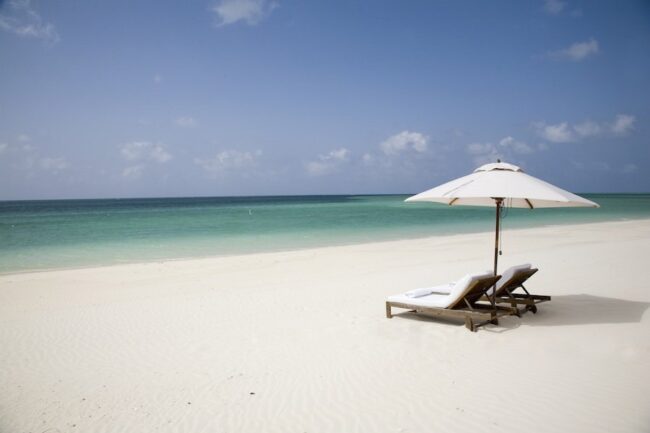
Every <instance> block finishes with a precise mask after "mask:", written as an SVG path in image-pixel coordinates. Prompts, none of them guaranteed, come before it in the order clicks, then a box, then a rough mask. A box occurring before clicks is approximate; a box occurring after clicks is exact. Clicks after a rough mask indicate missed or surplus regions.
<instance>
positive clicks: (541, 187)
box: [406, 162, 599, 209]
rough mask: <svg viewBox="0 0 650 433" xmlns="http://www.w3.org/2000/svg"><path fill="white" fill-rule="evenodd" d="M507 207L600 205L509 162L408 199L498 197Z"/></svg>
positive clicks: (487, 202) (491, 201)
mask: <svg viewBox="0 0 650 433" xmlns="http://www.w3.org/2000/svg"><path fill="white" fill-rule="evenodd" d="M499 198H500V199H502V201H504V202H505V204H507V206H508V207H522V208H529V209H533V208H542V207H599V206H598V204H597V203H594V202H593V201H591V200H587V199H585V198H582V197H580V196H578V195H575V194H573V193H570V192H569V191H565V190H563V189H560V188H558V187H556V186H553V185H551V184H550V183H548V182H544V181H543V180H540V179H537V178H535V177H532V176H529V175H527V174H526V173H524V172H523V170H522V169H521V168H519V167H517V166H516V165H513V164H508V163H506V162H497V163H493V164H485V165H483V166H481V167H479V168H477V169H476V170H474V173H472V174H470V175H467V176H463V177H460V178H458V179H455V180H452V181H450V182H447V183H444V184H442V185H440V186H437V187H435V188H432V189H430V190H427V191H424V192H421V193H420V194H417V195H414V196H413V197H409V198H407V199H406V201H430V202H437V203H444V204H448V205H452V206H458V205H468V206H495V205H496V200H497V199H499Z"/></svg>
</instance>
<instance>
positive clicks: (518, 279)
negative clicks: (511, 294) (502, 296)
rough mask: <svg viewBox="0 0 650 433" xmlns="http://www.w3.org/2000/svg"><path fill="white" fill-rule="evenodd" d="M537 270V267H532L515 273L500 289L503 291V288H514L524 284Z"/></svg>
mask: <svg viewBox="0 0 650 433" xmlns="http://www.w3.org/2000/svg"><path fill="white" fill-rule="evenodd" d="M537 271H538V269H537V268H533V269H526V270H523V271H519V272H517V274H516V275H515V276H514V277H512V278H511V279H510V281H509V282H508V284H505V285H504V286H503V287H502V288H501V289H502V290H501V291H502V292H503V291H505V290H508V291H512V290H515V289H516V288H517V287H519V286H521V285H522V284H524V283H525V282H526V280H527V279H529V278H530V277H531V276H533V275H534V274H535V272H537ZM497 293H498V292H497Z"/></svg>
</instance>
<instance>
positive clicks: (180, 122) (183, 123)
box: [174, 116, 199, 128]
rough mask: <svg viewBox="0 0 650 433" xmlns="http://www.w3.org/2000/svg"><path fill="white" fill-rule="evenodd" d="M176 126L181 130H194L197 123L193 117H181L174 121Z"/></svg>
mask: <svg viewBox="0 0 650 433" xmlns="http://www.w3.org/2000/svg"><path fill="white" fill-rule="evenodd" d="M174 123H175V124H176V126H179V127H181V128H196V127H197V126H198V124H199V122H197V121H196V119H194V118H193V117H190V116H181V117H178V118H176V119H175V120H174Z"/></svg>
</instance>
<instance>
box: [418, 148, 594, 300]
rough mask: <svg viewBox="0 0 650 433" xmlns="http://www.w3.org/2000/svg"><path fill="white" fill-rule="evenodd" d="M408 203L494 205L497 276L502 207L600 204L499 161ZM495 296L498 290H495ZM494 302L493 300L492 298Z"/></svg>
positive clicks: (531, 207)
mask: <svg viewBox="0 0 650 433" xmlns="http://www.w3.org/2000/svg"><path fill="white" fill-rule="evenodd" d="M406 201H408V202H420V201H425V202H427V201H428V202H436V203H444V204H447V205H450V206H461V205H466V206H494V207H495V208H496V236H495V242H494V275H497V265H498V257H499V219H500V213H501V208H502V207H503V206H507V207H519V208H529V209H535V208H553V207H600V206H599V205H598V204H597V203H595V202H593V201H591V200H587V199H586V198H582V197H580V196H578V195H575V194H573V193H570V192H569V191H565V190H563V189H561V188H558V187H556V186H553V185H551V184H550V183H548V182H544V181H543V180H540V179H537V178H535V177H533V176H529V175H527V174H526V173H524V171H523V170H522V169H521V168H519V167H517V166H516V165H513V164H508V163H507V162H501V161H498V162H496V163H492V164H485V165H482V166H481V167H479V168H477V169H476V170H474V172H473V173H472V174H470V175H467V176H463V177H460V178H458V179H455V180H452V181H450V182H447V183H444V184H442V185H440V186H437V187H435V188H432V189H430V190H427V191H424V192H421V193H420V194H417V195H414V196H412V197H409V198H407V199H406ZM493 293H494V294H495V296H496V291H493ZM492 302H493V303H494V299H493V300H492Z"/></svg>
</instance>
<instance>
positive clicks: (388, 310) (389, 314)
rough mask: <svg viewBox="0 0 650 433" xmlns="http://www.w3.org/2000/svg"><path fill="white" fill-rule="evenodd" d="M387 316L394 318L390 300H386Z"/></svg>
mask: <svg viewBox="0 0 650 433" xmlns="http://www.w3.org/2000/svg"><path fill="white" fill-rule="evenodd" d="M386 317H388V318H389V319H392V318H393V313H392V311H391V308H390V304H389V303H388V302H386Z"/></svg>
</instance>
